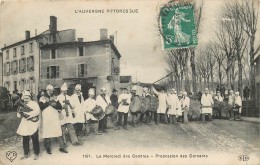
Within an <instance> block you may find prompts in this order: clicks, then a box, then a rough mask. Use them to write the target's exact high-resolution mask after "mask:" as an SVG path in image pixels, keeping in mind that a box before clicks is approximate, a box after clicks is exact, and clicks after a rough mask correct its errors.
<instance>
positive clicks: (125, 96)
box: [118, 93, 131, 113]
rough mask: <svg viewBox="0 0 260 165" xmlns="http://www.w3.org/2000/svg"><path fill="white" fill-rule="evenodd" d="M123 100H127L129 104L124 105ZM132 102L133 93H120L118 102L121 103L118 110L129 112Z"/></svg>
mask: <svg viewBox="0 0 260 165" xmlns="http://www.w3.org/2000/svg"><path fill="white" fill-rule="evenodd" d="M122 100H126V102H127V103H128V104H129V105H123V103H120V102H121V101H122ZM130 102H131V95H130V94H127V93H122V94H120V95H119V97H118V103H120V104H119V107H118V112H123V113H128V111H129V106H130Z"/></svg>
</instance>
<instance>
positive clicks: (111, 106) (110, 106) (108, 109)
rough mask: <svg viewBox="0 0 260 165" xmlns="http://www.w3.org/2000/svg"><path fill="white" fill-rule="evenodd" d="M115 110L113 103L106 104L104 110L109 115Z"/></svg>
mask: <svg viewBox="0 0 260 165" xmlns="http://www.w3.org/2000/svg"><path fill="white" fill-rule="evenodd" d="M115 112H116V108H115V107H114V106H113V105H108V106H107V107H106V110H105V114H106V115H111V114H114V113H115Z"/></svg>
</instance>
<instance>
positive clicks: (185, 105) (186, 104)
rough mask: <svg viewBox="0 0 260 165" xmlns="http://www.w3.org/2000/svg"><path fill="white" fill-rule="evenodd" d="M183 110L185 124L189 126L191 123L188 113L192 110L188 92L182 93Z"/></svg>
mask: <svg viewBox="0 0 260 165" xmlns="http://www.w3.org/2000/svg"><path fill="white" fill-rule="evenodd" d="M181 109H182V116H183V123H185V124H187V123H188V122H189V120H188V113H189V109H190V98H189V97H188V96H187V92H186V91H184V92H182V99H181Z"/></svg>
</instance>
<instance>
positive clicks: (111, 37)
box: [109, 35, 115, 44]
mask: <svg viewBox="0 0 260 165" xmlns="http://www.w3.org/2000/svg"><path fill="white" fill-rule="evenodd" d="M109 38H110V40H111V41H112V43H113V44H114V41H115V36H114V35H110V36H109Z"/></svg>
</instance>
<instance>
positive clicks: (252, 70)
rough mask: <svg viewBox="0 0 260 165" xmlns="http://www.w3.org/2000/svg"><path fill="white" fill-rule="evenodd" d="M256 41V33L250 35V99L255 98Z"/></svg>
mask: <svg viewBox="0 0 260 165" xmlns="http://www.w3.org/2000/svg"><path fill="white" fill-rule="evenodd" d="M254 42H255V35H252V37H250V51H249V56H250V74H249V76H250V100H254V98H255V90H256V89H255V68H254V51H255V50H254Z"/></svg>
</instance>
